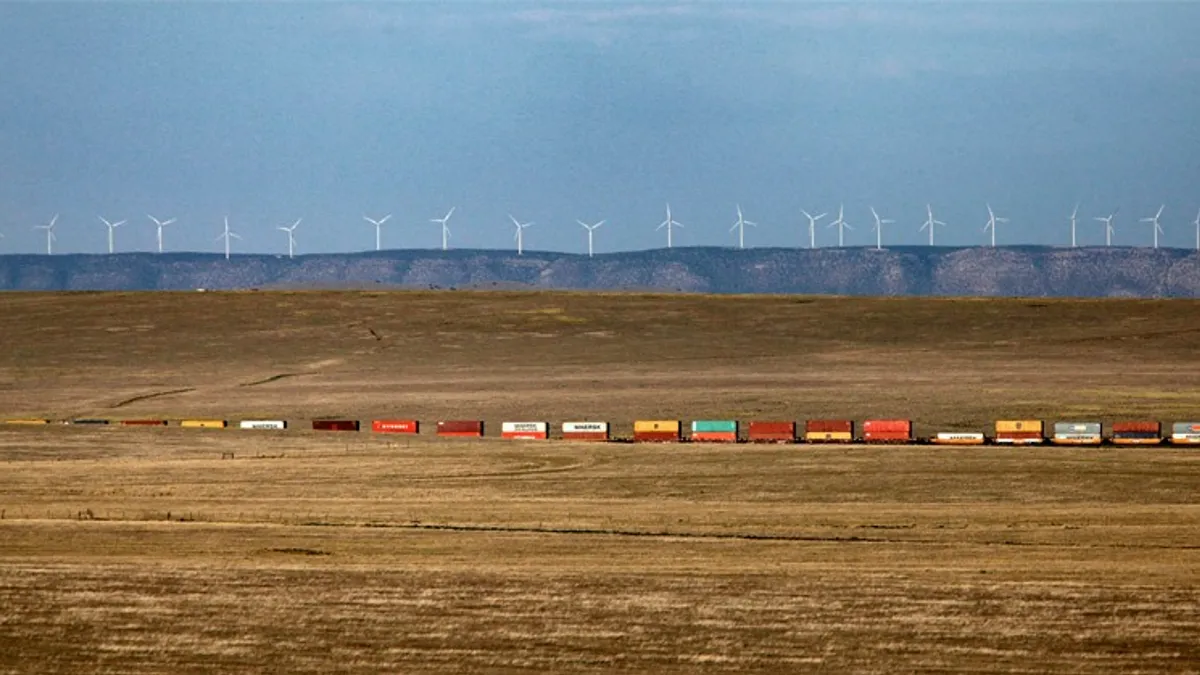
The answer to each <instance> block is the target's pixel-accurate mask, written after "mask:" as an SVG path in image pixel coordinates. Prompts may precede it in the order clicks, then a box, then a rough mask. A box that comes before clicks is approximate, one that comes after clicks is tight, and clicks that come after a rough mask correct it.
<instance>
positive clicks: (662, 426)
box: [633, 420, 679, 434]
mask: <svg viewBox="0 0 1200 675" xmlns="http://www.w3.org/2000/svg"><path fill="white" fill-rule="evenodd" d="M656 431H657V432H665V433H671V434H677V433H679V420H638V421H636V422H634V423H633V432H634V433H635V434H637V433H643V434H644V433H651V432H656Z"/></svg>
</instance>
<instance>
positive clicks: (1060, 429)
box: [1050, 422, 1104, 445]
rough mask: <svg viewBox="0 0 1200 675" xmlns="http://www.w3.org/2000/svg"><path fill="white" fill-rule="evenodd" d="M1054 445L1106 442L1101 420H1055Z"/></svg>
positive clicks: (1052, 439) (1098, 443)
mask: <svg viewBox="0 0 1200 675" xmlns="http://www.w3.org/2000/svg"><path fill="white" fill-rule="evenodd" d="M1050 442H1051V443H1053V444H1054V445H1100V444H1101V443H1103V442H1104V434H1103V427H1102V426H1101V424H1100V423H1099V422H1055V423H1054V435H1053V436H1051V437H1050Z"/></svg>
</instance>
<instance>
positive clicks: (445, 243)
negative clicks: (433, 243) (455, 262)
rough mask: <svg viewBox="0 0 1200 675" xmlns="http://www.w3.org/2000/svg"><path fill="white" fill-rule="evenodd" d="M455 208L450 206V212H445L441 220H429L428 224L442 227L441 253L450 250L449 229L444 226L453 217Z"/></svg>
mask: <svg viewBox="0 0 1200 675" xmlns="http://www.w3.org/2000/svg"><path fill="white" fill-rule="evenodd" d="M457 208H458V207H457V206H451V207H450V210H449V211H447V212H446V215H444V216H442V217H441V218H430V219H429V222H431V223H438V224H440V225H441V226H442V250H443V251H445V250H447V249H449V248H450V228H449V227H447V226H446V223H448V222H450V216H452V215H454V209H457Z"/></svg>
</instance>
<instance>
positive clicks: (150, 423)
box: [121, 420, 167, 427]
mask: <svg viewBox="0 0 1200 675" xmlns="http://www.w3.org/2000/svg"><path fill="white" fill-rule="evenodd" d="M121 426H126V427H165V426H167V421H166V420H121Z"/></svg>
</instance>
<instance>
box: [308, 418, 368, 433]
mask: <svg viewBox="0 0 1200 675" xmlns="http://www.w3.org/2000/svg"><path fill="white" fill-rule="evenodd" d="M312 428H313V430H314V431H358V420H313V423H312Z"/></svg>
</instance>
